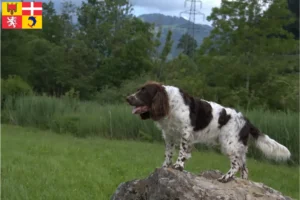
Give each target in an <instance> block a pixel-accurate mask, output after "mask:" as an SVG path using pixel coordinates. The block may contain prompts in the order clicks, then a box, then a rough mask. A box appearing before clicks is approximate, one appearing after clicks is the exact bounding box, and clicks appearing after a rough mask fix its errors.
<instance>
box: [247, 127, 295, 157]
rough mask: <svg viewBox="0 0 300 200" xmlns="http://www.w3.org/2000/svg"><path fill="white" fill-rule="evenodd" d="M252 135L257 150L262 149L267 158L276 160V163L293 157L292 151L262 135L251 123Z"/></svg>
mask: <svg viewBox="0 0 300 200" xmlns="http://www.w3.org/2000/svg"><path fill="white" fill-rule="evenodd" d="M249 123H250V122H249ZM250 134H251V135H252V136H253V138H254V139H255V142H256V146H257V148H258V149H260V150H261V151H262V152H263V154H264V155H265V156H266V157H267V158H269V159H274V160H276V161H286V160H288V159H289V158H290V157H291V153H290V151H289V150H288V149H287V148H286V147H285V146H283V145H282V144H279V143H278V142H276V141H275V140H273V139H272V138H270V137H269V136H267V135H265V134H263V133H261V132H260V131H259V130H258V129H257V128H256V127H255V126H254V125H252V124H251V123H250Z"/></svg>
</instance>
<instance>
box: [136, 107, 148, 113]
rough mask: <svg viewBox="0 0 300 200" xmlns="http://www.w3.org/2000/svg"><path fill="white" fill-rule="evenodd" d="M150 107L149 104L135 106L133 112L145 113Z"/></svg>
mask: <svg viewBox="0 0 300 200" xmlns="http://www.w3.org/2000/svg"><path fill="white" fill-rule="evenodd" d="M149 110H150V109H149V107H148V106H134V107H133V109H132V114H143V113H146V112H148V111H149Z"/></svg>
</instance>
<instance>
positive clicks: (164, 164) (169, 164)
mask: <svg viewBox="0 0 300 200" xmlns="http://www.w3.org/2000/svg"><path fill="white" fill-rule="evenodd" d="M171 165H172V163H171V162H164V163H163V165H162V166H161V167H162V168H169V167H170V166H171Z"/></svg>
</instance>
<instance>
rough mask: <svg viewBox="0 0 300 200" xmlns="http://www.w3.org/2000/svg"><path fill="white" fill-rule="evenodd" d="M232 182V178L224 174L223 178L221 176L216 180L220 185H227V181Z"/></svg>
mask: <svg viewBox="0 0 300 200" xmlns="http://www.w3.org/2000/svg"><path fill="white" fill-rule="evenodd" d="M232 180H234V177H230V176H229V175H227V174H225V175H223V176H221V177H220V178H218V181H219V182H221V183H227V182H229V181H232Z"/></svg>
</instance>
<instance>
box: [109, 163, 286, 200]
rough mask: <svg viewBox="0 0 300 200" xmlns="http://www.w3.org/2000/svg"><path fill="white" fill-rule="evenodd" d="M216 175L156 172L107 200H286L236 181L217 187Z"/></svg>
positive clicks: (258, 186)
mask: <svg viewBox="0 0 300 200" xmlns="http://www.w3.org/2000/svg"><path fill="white" fill-rule="evenodd" d="M221 175H222V173H221V172H220V171H215V170H212V171H205V172H203V173H201V174H200V175H195V174H192V173H189V172H186V171H183V172H181V171H178V170H174V169H170V168H168V169H164V168H160V169H156V170H155V171H154V172H153V173H152V174H150V176H149V177H147V178H145V179H142V180H133V181H129V182H125V183H121V184H120V185H119V187H118V188H117V190H116V191H115V193H114V194H113V196H112V197H111V200H125V199H126V200H196V199H197V200H217V199H218V200H252V199H257V200H290V199H291V198H290V197H286V196H284V195H283V194H281V193H280V192H278V191H276V190H274V189H272V188H270V187H268V186H266V185H264V184H262V183H256V182H252V181H248V180H243V179H240V178H235V179H234V180H232V181H230V182H228V183H221V182H219V181H218V180H216V179H217V178H219V177H220V176H221Z"/></svg>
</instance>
